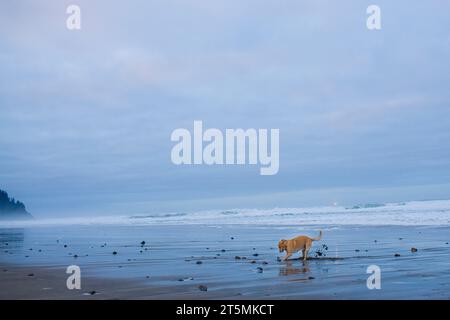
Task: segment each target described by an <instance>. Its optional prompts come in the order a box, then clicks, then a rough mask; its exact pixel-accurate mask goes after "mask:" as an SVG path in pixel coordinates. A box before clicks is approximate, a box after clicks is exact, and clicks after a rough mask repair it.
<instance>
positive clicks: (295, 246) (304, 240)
mask: <svg viewBox="0 0 450 320" xmlns="http://www.w3.org/2000/svg"><path fill="white" fill-rule="evenodd" d="M320 239H322V230H320V233H319V236H318V237H315V238H310V237H307V236H298V237H295V238H293V239H290V240H284V239H282V240H280V242H278V249H279V250H280V252H283V251H286V256H285V257H284V258H283V261H286V260H287V259H289V257H290V256H292V255H293V254H294V253H296V252H298V251H300V250H302V252H303V260H306V259H307V258H308V251H309V249H310V248H311V246H312V242H313V241H318V240H320Z"/></svg>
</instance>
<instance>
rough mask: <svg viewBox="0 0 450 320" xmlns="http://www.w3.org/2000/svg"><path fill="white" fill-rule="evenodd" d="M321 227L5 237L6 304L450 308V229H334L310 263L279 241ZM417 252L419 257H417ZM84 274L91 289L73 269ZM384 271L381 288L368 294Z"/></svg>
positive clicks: (62, 229) (1, 264)
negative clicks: (367, 302) (321, 303)
mask: <svg viewBox="0 0 450 320" xmlns="http://www.w3.org/2000/svg"><path fill="white" fill-rule="evenodd" d="M318 229H319V227H318V226H301V227H287V226H267V225H264V226H258V225H253V226H244V225H222V226H211V225H209V226H207V225H184V226H171V225H165V226H101V225H93V226H59V227H56V226H51V227H44V226H39V227H28V228H2V229H0V289H1V290H0V299H449V298H450V273H449V272H448V270H450V245H449V241H450V239H449V237H450V236H449V235H450V232H449V231H450V228H449V227H437V226H423V227H421V226H326V227H321V229H322V230H323V232H324V235H323V238H322V240H321V241H318V242H315V243H314V246H313V248H312V249H311V251H310V259H309V260H308V261H306V262H304V261H301V260H300V259H298V255H294V259H293V260H292V261H287V262H284V261H279V259H277V257H281V256H283V255H284V254H280V253H279V252H278V250H277V241H278V240H279V239H281V238H291V237H294V236H296V235H298V234H307V235H309V236H316V235H317V231H318ZM412 248H414V249H417V251H416V250H411V249H412ZM70 265H77V266H79V267H80V269H81V290H76V289H75V290H69V289H67V287H66V280H67V278H68V277H69V274H66V268H67V267H68V266H70ZM370 265H377V266H379V267H380V269H381V289H380V290H369V289H368V288H367V286H366V281H367V278H368V277H369V275H370V274H368V273H367V272H366V271H367V267H368V266H370Z"/></svg>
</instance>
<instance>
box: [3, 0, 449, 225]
mask: <svg viewBox="0 0 450 320" xmlns="http://www.w3.org/2000/svg"><path fill="white" fill-rule="evenodd" d="M372 3H375V2H373V1H350V0H348V1H340V2H339V3H336V2H332V1H323V0H322V1H294V0H285V1H281V2H280V1H274V0H270V1H269V0H264V1H256V0H251V1H246V2H245V3H243V2H241V1H229V0H228V1H225V0H217V1H213V2H212V1H200V0H187V1H181V0H169V1H164V2H158V1H141V0H136V1H132V2H129V3H127V2H119V1H106V0H97V1H85V0H75V1H59V2H57V3H56V2H55V1H51V0H39V1H30V0H19V1H3V2H2V3H1V4H0V66H1V70H2V72H1V75H0V189H4V190H6V191H7V192H8V193H9V194H10V195H11V196H14V197H15V198H17V199H20V200H21V201H23V202H24V203H25V204H26V205H27V208H28V209H29V211H30V212H31V213H33V214H34V215H35V216H36V217H45V216H62V217H64V216H66V215H67V216H68V215H76V214H79V215H88V214H90V215H91V214H98V215H108V214H111V213H114V214H115V213H145V212H155V211H191V210H206V209H226V208H237V207H246V208H263V207H265V208H267V207H294V206H296V207H301V206H310V205H329V204H332V203H339V204H341V203H342V204H349V203H353V204H357V203H367V202H395V201H408V200H423V199H449V198H450V183H449V181H450V179H449V178H450V149H449V148H448V147H447V143H448V141H449V139H450V106H449V103H450V91H449V90H448V83H450V62H449V59H448V57H449V56H450V20H449V19H448V10H449V9H450V3H444V2H442V1H438V0H434V1H428V2H426V3H418V4H415V5H414V7H412V6H409V3H408V2H407V1H396V2H395V3H393V2H392V1H376V4H377V5H379V6H380V8H381V13H382V29H381V30H377V31H370V30H368V29H367V28H366V19H367V14H366V8H367V6H368V5H370V4H372ZM70 4H77V5H79V6H80V8H81V15H82V28H81V30H78V31H70V30H67V28H66V19H67V17H68V15H67V14H66V8H67V6H68V5H70ZM195 120H201V121H203V124H204V126H205V127H206V128H219V129H221V130H225V129H227V128H231V129H234V128H243V129H247V128H267V129H271V128H279V129H280V168H279V172H278V174H276V175H274V176H260V175H259V166H206V165H201V166H175V165H174V164H173V163H172V162H171V159H170V153H171V149H172V147H173V145H174V143H173V142H172V141H171V140H170V135H171V133H172V131H173V130H175V129H177V128H187V129H189V130H192V127H193V122H194V121H195Z"/></svg>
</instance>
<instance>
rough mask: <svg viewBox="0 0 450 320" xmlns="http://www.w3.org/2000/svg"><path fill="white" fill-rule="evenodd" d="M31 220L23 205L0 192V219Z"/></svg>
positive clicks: (5, 193)
mask: <svg viewBox="0 0 450 320" xmlns="http://www.w3.org/2000/svg"><path fill="white" fill-rule="evenodd" d="M2 218H3V219H16V218H22V219H24V218H32V216H31V214H30V213H29V212H28V211H27V209H26V208H25V205H24V204H23V203H22V202H20V201H18V200H16V199H14V198H10V197H9V195H8V193H7V192H6V191H3V190H0V219H2Z"/></svg>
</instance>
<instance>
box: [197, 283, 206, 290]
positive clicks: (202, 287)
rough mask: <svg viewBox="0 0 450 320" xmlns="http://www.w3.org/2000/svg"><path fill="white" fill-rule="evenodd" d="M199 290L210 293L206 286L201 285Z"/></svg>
mask: <svg viewBox="0 0 450 320" xmlns="http://www.w3.org/2000/svg"><path fill="white" fill-rule="evenodd" d="M198 289H199V290H200V291H208V287H207V286H205V285H203V284H201V285H199V286H198Z"/></svg>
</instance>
